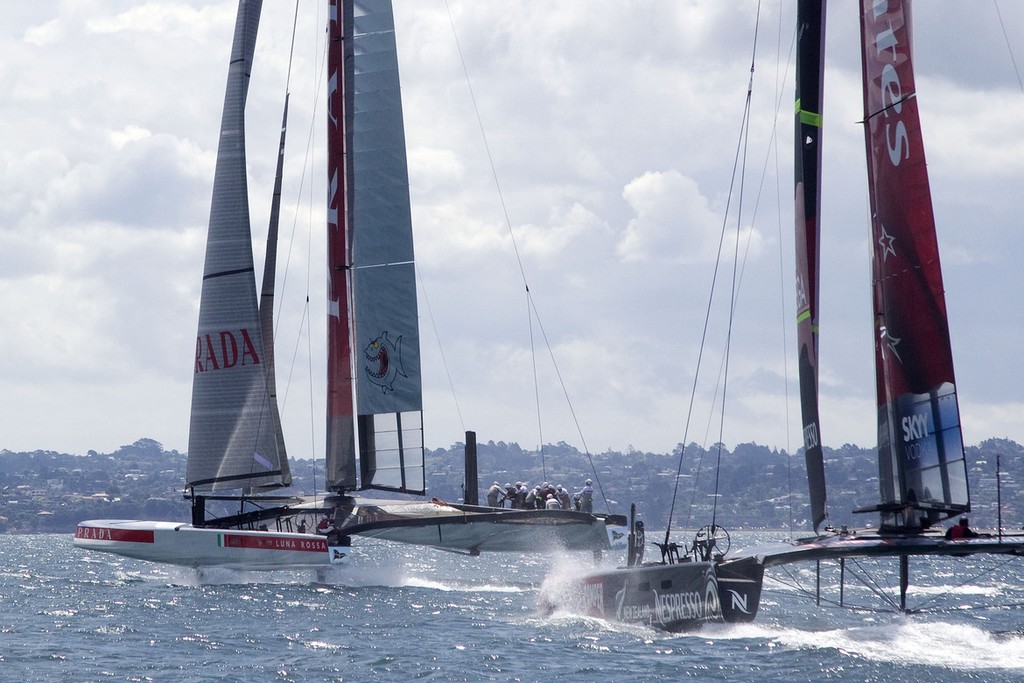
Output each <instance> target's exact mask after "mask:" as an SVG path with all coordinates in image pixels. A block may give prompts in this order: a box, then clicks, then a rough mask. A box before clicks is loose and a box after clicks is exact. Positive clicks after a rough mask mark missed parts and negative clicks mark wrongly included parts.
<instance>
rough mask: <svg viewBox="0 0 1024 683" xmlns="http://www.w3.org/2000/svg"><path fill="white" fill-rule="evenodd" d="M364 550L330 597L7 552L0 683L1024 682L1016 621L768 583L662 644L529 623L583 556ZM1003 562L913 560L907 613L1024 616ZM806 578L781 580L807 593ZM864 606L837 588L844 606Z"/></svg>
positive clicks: (35, 548) (655, 637) (53, 547)
mask: <svg viewBox="0 0 1024 683" xmlns="http://www.w3.org/2000/svg"><path fill="white" fill-rule="evenodd" d="M777 538H778V535H777V534H776V535H773V534H761V535H756V534H748V538H746V539H739V540H740V541H741V542H758V541H764V540H776V539H777ZM736 540H737V539H735V538H734V543H735V542H736ZM357 551H358V552H356V553H354V559H353V563H352V565H350V566H349V567H347V568H344V569H342V570H339V571H338V572H337V573H336V574H335V575H334V576H333V577H331V579H330V583H329V584H328V585H325V584H319V583H316V582H315V576H314V574H313V573H312V572H275V573H256V572H252V573H247V572H237V571H228V570H217V571H212V572H211V571H207V572H206V573H205V574H204V575H203V576H199V575H197V573H196V572H194V571H192V570H186V569H179V568H168V567H164V566H158V565H152V564H147V563H143V562H139V561H134V560H128V559H124V558H119V557H116V556H113V555H107V554H101V553H95V552H88V551H84V550H80V549H76V548H74V547H73V545H72V543H71V538H70V536H55V535H37V536H0V680H2V681H70V680H73V681H178V680H182V681H184V680H188V681H410V680H437V681H632V680H635V681H661V680H666V681H667V680H673V681H675V680H696V679H699V680H711V681H719V680H728V681H763V680H781V681H823V680H827V681H857V682H864V681H869V682H870V681H937V682H947V681H949V682H951V681H969V680H977V681H986V682H989V681H1021V680H1024V609H1021V608H1019V607H1017V608H1008V607H1004V608H999V609H986V610H979V611H975V610H968V609H965V608H962V609H956V610H954V611H939V612H934V613H933V612H927V613H921V614H915V615H911V616H906V615H900V614H893V613H886V612H868V611H857V612H851V611H848V610H840V609H834V608H833V609H829V608H826V607H819V606H816V605H815V603H814V601H813V600H808V599H805V598H803V597H800V596H799V595H798V592H797V591H795V590H794V589H792V588H790V587H788V586H787V585H786V584H787V583H788V582H789V581H790V576H788V575H781V574H778V573H777V572H776V571H775V570H770V571H769V574H768V579H767V580H766V585H765V595H764V598H763V600H762V606H761V612H760V614H759V616H758V619H757V621H755V622H754V623H753V624H746V625H711V626H708V627H705V628H704V629H702V630H700V631H698V632H695V633H687V634H668V633H662V632H659V631H656V630H653V629H648V628H644V627H638V626H623V625H619V624H614V623H609V622H605V621H601V620H597V619H592V618H586V617H581V616H579V615H574V614H570V613H564V612H556V613H555V614H554V615H552V616H548V617H545V616H542V615H541V614H539V613H538V610H537V609H536V599H537V595H538V592H539V589H540V586H541V583H542V582H543V581H544V580H545V578H546V577H549V576H553V577H557V576H563V575H564V574H565V573H567V572H574V571H579V568H580V567H582V566H586V565H589V564H590V562H591V560H590V558H589V556H588V555H587V554H585V553H583V554H574V555H572V556H566V555H557V554H556V555H553V556H552V555H544V554H538V555H535V556H529V557H523V556H519V555H485V556H482V557H466V556H462V555H456V554H451V553H445V552H440V551H433V550H429V549H422V548H415V547H408V546H403V545H396V544H389V543H385V542H365V543H362V544H360V545H359V546H358V548H357ZM609 562H611V560H609ZM996 563H997V564H995V565H994V567H993V565H992V563H991V562H989V563H988V565H987V566H986V562H985V561H982V560H979V559H977V558H958V559H957V560H942V561H939V562H938V563H937V564H935V565H929V566H930V567H931V569H929V570H928V573H927V576H926V575H925V572H924V570H923V569H921V568H919V567H918V565H916V564H914V563H913V561H912V565H911V566H912V569H911V571H912V584H913V587H912V590H911V596H912V598H913V599H914V600H916V601H918V602H919V603H923V604H926V605H930V606H936V605H939V604H945V605H946V606H947V607H948V606H955V607H964V606H966V605H967V604H968V603H976V602H980V603H986V604H989V605H996V604H1004V603H1024V559H1013V560H1011V561H1010V562H1009V563H1007V562H1006V561H1005V560H996ZM812 569H813V565H812V566H810V567H800V568H798V571H796V572H795V573H794V574H793V578H796V579H798V580H800V581H801V582H802V583H803V584H804V585H805V586H811V587H813V585H814V581H815V578H814V574H813V571H812ZM988 569H994V571H986V570H988ZM851 571H852V569H851ZM826 578H828V577H826ZM968 578H970V579H971V581H970V582H969V583H966V584H964V581H965V580H966V579H968ZM883 582H884V579H883ZM868 598H869V596H868V595H867V594H866V591H864V590H858V589H857V588H855V586H854V585H853V583H852V582H851V583H849V584H848V585H847V591H846V594H845V600H846V601H847V602H853V601H856V602H863V603H865V604H866V605H867V604H870V601H869V599H868Z"/></svg>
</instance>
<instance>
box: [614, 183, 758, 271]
mask: <svg viewBox="0 0 1024 683" xmlns="http://www.w3.org/2000/svg"><path fill="white" fill-rule="evenodd" d="M622 196H623V198H624V199H625V200H626V202H627V203H628V204H629V205H630V207H631V208H632V209H633V213H634V215H635V217H634V218H633V219H631V220H630V221H629V223H628V224H627V226H626V229H625V231H624V233H623V236H622V239H621V240H620V241H619V244H618V247H617V252H618V255H619V256H620V257H621V258H622V259H623V260H626V261H640V260H647V259H654V260H658V261H669V262H675V263H700V262H708V261H714V260H715V259H717V258H718V255H719V244H720V242H721V235H722V230H723V226H722V216H721V214H720V213H718V212H717V211H715V210H714V209H712V207H711V203H710V202H709V201H708V199H707V198H706V197H704V195H702V194H701V192H700V188H699V187H698V185H697V183H696V181H694V180H693V179H692V178H688V177H686V176H683V175H682V174H680V173H679V172H678V171H666V172H657V171H652V172H648V173H645V174H644V175H642V176H640V177H639V178H635V179H633V180H632V181H630V183H629V184H628V185H626V187H625V189H624V190H623V193H622ZM740 240H741V243H743V244H745V245H746V244H749V245H750V249H751V253H752V254H754V255H756V254H757V253H758V252H759V251H760V246H761V242H762V240H761V237H760V235H759V233H758V232H757V231H756V230H753V229H752V228H745V229H744V230H743V231H742V232H741V234H740ZM730 242H733V243H734V242H735V238H734V237H732V236H731V233H727V241H726V242H725V244H726V246H728V244H729V243H730Z"/></svg>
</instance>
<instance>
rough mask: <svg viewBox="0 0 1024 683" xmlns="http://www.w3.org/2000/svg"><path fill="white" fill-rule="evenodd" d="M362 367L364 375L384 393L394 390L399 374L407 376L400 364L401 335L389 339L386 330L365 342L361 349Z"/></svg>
mask: <svg viewBox="0 0 1024 683" xmlns="http://www.w3.org/2000/svg"><path fill="white" fill-rule="evenodd" d="M363 369H364V370H365V371H366V377H367V379H369V380H370V381H371V382H372V383H374V384H376V385H377V386H379V387H380V388H381V391H383V392H384V393H385V394H386V393H388V392H389V391H394V390H395V387H394V384H395V380H397V379H398V377H399V375H401V376H402V377H408V375H406V374H405V368H404V367H403V366H402V337H401V335H399V337H398V338H397V339H396V340H395V341H393V342H392V341H391V339H390V338H389V337H388V333H387V331H384V332H381V333H380V336H379V337H377V338H376V339H374V340H373V341H372V342H370V343H369V344H367V346H366V348H365V349H363Z"/></svg>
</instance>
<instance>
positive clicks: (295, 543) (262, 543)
mask: <svg viewBox="0 0 1024 683" xmlns="http://www.w3.org/2000/svg"><path fill="white" fill-rule="evenodd" d="M220 543H221V546H222V547H224V548H248V549H252V550H286V551H301V552H312V553H326V552H327V541H326V540H325V539H323V538H316V537H315V536H310V537H309V538H290V537H287V536H273V535H263V534H221V537H220Z"/></svg>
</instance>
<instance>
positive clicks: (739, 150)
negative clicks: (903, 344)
mask: <svg viewBox="0 0 1024 683" xmlns="http://www.w3.org/2000/svg"><path fill="white" fill-rule="evenodd" d="M760 16H761V3H760V2H758V4H757V12H756V14H755V21H754V45H753V51H752V56H751V64H750V77H749V79H748V83H747V92H746V96H745V102H744V110H743V115H742V117H741V122H740V132H739V135H738V139H737V142H736V152H735V154H734V156H733V167H732V175H731V177H730V181H729V191H728V193H727V195H726V203H725V211H724V214H723V219H722V229H721V232H720V233H719V238H718V252H717V254H718V258H716V259H715V266H714V269H713V272H712V278H711V289H710V291H709V293H708V304H707V307H706V308H705V312H704V326H703V329H702V332H701V340H700V346H699V348H698V352H697V364H696V368H695V370H694V373H693V384H692V385H691V390H690V400H689V406H688V408H687V413H686V422H685V424H684V427H683V441H682V443H683V448H682V449H681V450H680V454H679V463H678V465H677V467H676V477H675V482H674V486H673V488H672V503H671V505H670V506H669V514H668V523H667V525H666V528H665V545H666V546H668V545H669V540H670V536H671V533H672V519H673V517H674V514H675V506H676V499H677V494H678V492H679V479H680V477H681V476H682V469H683V456H684V455H685V453H686V439H687V435H688V434H689V430H690V421H691V418H692V416H693V408H694V403H695V402H696V396H697V382H698V380H699V378H700V369H701V365H702V362H703V357H704V350H705V348H706V346H707V338H708V331H709V328H710V319H711V310H712V305H713V303H714V297H715V290H716V285H717V283H718V271H719V267H720V265H721V262H722V258H721V257H722V253H723V247H724V245H725V235H726V230H727V227H728V222H729V212H730V208H731V205H732V200H733V196H734V190H735V189H736V177H737V174H738V173H740V159H741V158H745V157H744V155H743V150H744V145H745V140H746V138H747V131H748V128H749V123H750V101H751V94H752V91H753V78H754V62H755V58H756V55H757V31H758V27H759V26H760ZM741 175H742V174H741ZM740 187H741V188H742V180H741V182H740ZM738 225H739V219H738V218H737V226H738ZM738 248H739V240H738V237H737V244H736V249H738ZM735 258H736V257H735V256H734V259H735ZM734 263H735V260H734ZM735 272H736V271H735V267H734V269H733V287H734V290H733V293H732V294H731V295H730V314H729V318H730V323H729V325H730V328H731V319H732V308H733V303H734V298H735ZM729 334H730V336H731V330H730V333H729ZM728 348H729V347H728V341H727V342H726V356H728ZM716 393H717V392H716ZM722 405H723V409H724V405H725V396H724V391H723V398H722ZM723 413H724V410H723ZM723 419H724V418H723ZM720 456H721V440H719V457H720ZM701 462H703V455H702V456H701ZM719 469H720V468H719ZM718 489H719V482H718V475H717V473H716V476H715V494H716V495H715V496H714V503H713V511H712V527H714V525H715V514H716V511H717V508H718V496H717V493H718Z"/></svg>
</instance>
